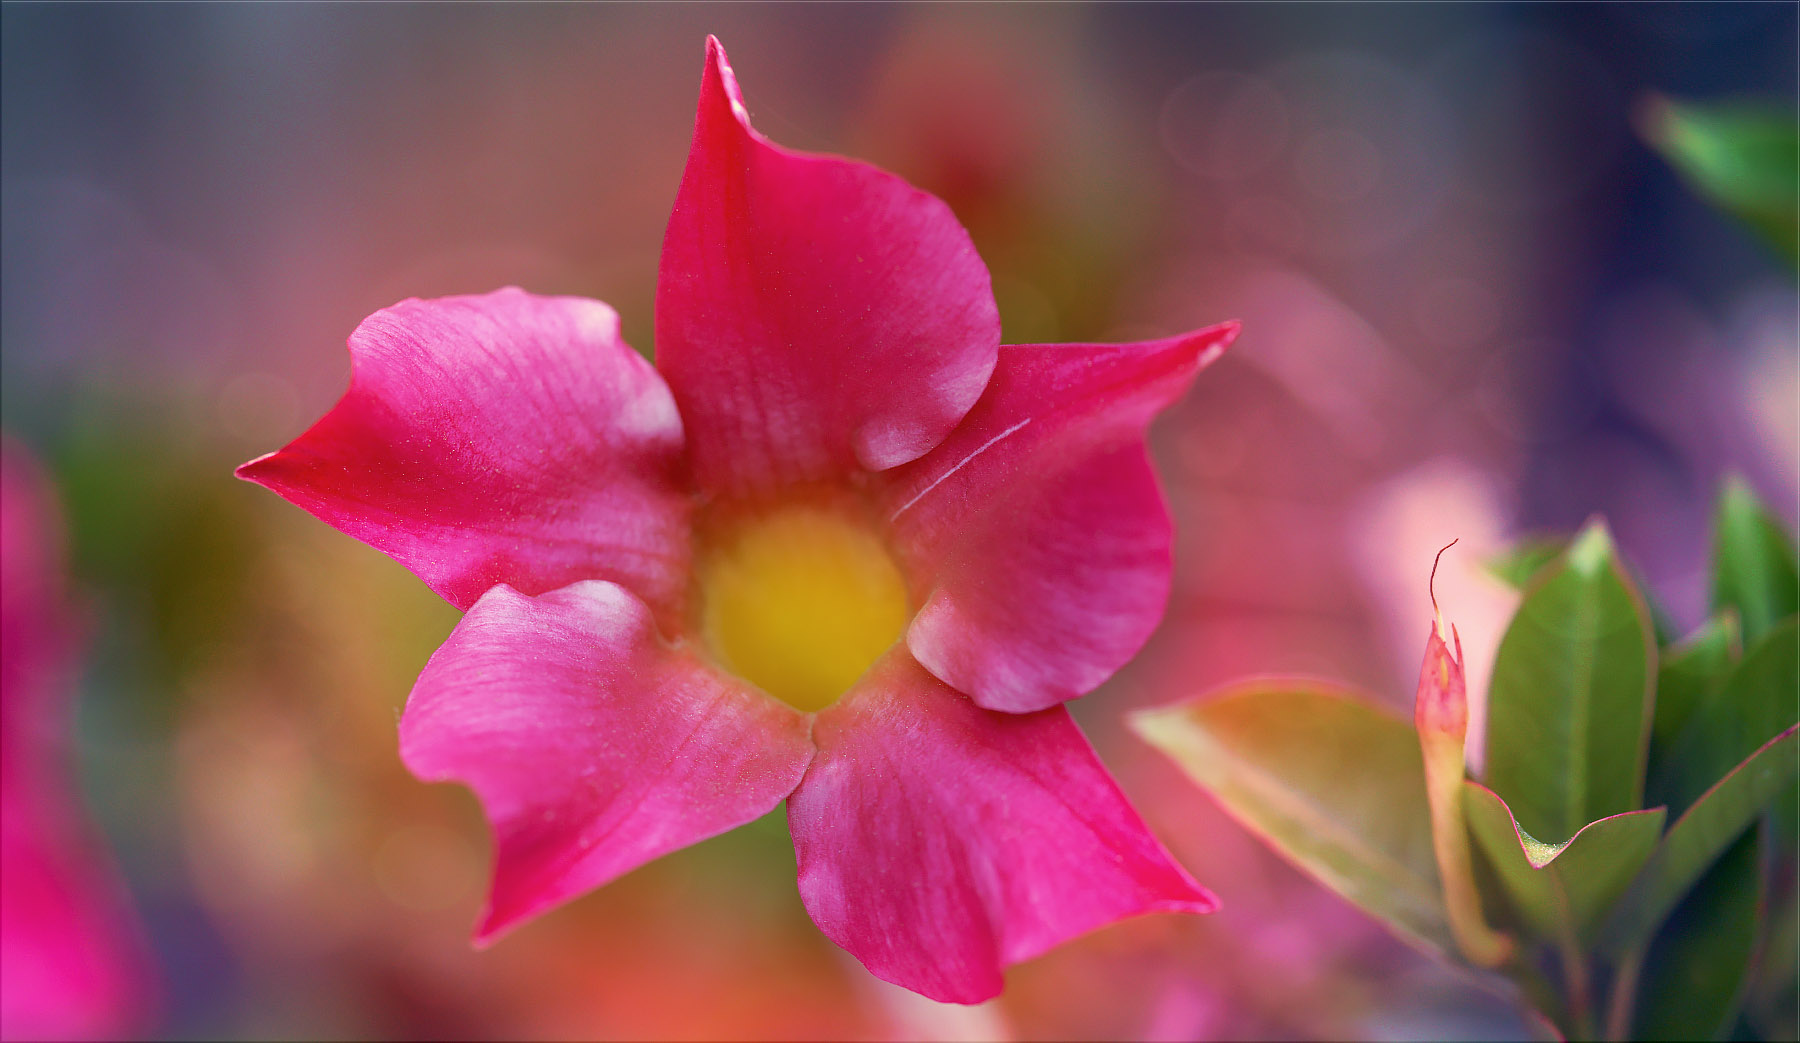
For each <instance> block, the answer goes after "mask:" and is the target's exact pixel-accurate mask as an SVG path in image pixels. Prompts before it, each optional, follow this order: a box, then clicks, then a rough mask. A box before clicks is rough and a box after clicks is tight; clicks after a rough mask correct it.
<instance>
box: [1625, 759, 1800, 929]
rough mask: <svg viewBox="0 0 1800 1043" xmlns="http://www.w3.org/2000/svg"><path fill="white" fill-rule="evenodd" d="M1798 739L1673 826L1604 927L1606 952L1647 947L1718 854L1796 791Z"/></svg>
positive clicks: (1740, 769)
mask: <svg viewBox="0 0 1800 1043" xmlns="http://www.w3.org/2000/svg"><path fill="white" fill-rule="evenodd" d="M1796 735H1800V725H1796V726H1794V727H1791V728H1789V729H1788V730H1787V731H1784V732H1782V733H1781V734H1780V735H1778V736H1776V737H1775V738H1773V739H1771V740H1769V742H1768V743H1767V744H1765V745H1764V746H1763V747H1762V748H1761V749H1759V750H1757V751H1756V752H1755V753H1752V754H1751V755H1750V756H1749V757H1747V758H1745V759H1744V762H1743V763H1742V764H1739V765H1738V766H1737V767H1735V768H1733V769H1732V770H1731V772H1730V774H1728V775H1726V776H1725V777H1724V778H1722V779H1720V780H1719V782H1718V784H1717V785H1715V786H1713V788H1712V789H1710V790H1707V791H1706V793H1705V795H1703V796H1702V797H1701V798H1700V799H1699V800H1697V801H1695V802H1694V806H1693V807H1691V808H1688V809H1687V812H1686V813H1685V814H1683V815H1682V816H1681V817H1680V818H1679V819H1676V820H1675V824H1674V825H1673V826H1670V827H1669V832H1668V833H1667V834H1666V835H1665V836H1664V837H1663V839H1662V843H1660V844H1658V845H1657V846H1656V850H1655V851H1654V852H1652V853H1651V855H1650V861H1649V862H1648V863H1646V864H1645V866H1644V871H1643V872H1642V873H1639V874H1638V878H1637V880H1636V881H1634V882H1633V883H1632V885H1631V888H1630V890H1628V891H1626V892H1625V897H1624V898H1622V899H1620V900H1619V904H1618V905H1617V906H1616V907H1615V908H1614V909H1613V912H1612V915H1611V916H1609V917H1607V920H1606V923H1605V924H1604V925H1603V926H1602V927H1601V931H1600V936H1599V937H1600V944H1601V947H1602V948H1603V949H1605V950H1606V951H1607V952H1610V953H1612V954H1614V955H1617V954H1620V953H1623V952H1626V951H1628V950H1631V949H1635V948H1637V947H1638V946H1640V945H1642V944H1643V943H1644V942H1645V941H1647V940H1648V939H1649V938H1650V936H1651V935H1652V934H1654V933H1655V931H1656V929H1657V928H1658V927H1659V926H1661V925H1662V922H1663V918H1664V917H1666V916H1668V915H1669V910H1671V909H1673V908H1674V907H1675V905H1676V904H1677V903H1678V902H1680V901H1681V897H1682V895H1684V894H1686V893H1687V891H1688V889H1689V888H1690V887H1692V886H1693V884H1694V881H1696V880H1698V879H1700V877H1701V875H1702V874H1704V873H1705V872H1706V871H1707V869H1708V868H1709V867H1710V866H1711V865H1712V864H1713V861H1714V860H1715V859H1717V858H1718V857H1719V853H1720V852H1722V851H1724V850H1725V849H1726V848H1727V847H1729V846H1731V844H1732V843H1733V842H1734V841H1736V840H1737V838H1738V837H1739V836H1740V835H1741V834H1742V833H1743V832H1744V830H1745V829H1746V828H1747V827H1748V826H1749V825H1750V824H1751V823H1752V822H1753V821H1755V819H1756V818H1757V816H1758V815H1760V814H1761V813H1762V811H1763V809H1764V808H1765V807H1767V806H1768V805H1769V803H1770V802H1771V801H1773V800H1775V799H1776V798H1777V797H1779V796H1781V795H1782V794H1784V793H1786V792H1788V791H1790V790H1791V789H1792V788H1793V786H1794V777H1795V760H1794V751H1795V746H1796V738H1795V737H1796Z"/></svg>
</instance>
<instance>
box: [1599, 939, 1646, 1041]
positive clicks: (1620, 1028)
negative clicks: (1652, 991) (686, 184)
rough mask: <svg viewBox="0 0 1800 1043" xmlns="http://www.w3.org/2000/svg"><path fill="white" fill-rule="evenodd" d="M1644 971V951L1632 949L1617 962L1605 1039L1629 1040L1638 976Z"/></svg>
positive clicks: (1608, 1008) (1640, 948) (1608, 1007)
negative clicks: (1617, 967)
mask: <svg viewBox="0 0 1800 1043" xmlns="http://www.w3.org/2000/svg"><path fill="white" fill-rule="evenodd" d="M1643 969H1644V949H1643V947H1642V946H1639V947H1637V948H1634V949H1632V950H1631V951H1630V952H1627V953H1626V954H1625V957H1624V959H1621V960H1620V961H1619V969H1618V971H1617V972H1616V973H1615V974H1614V975H1613V988H1612V1000H1611V1002H1610V1003H1609V1004H1608V1005H1607V1010H1606V1038H1607V1039H1609V1040H1625V1039H1630V1038H1631V1015H1632V1013H1633V1012H1634V1011H1635V1009H1636V1007H1637V987H1638V974H1639V973H1640V972H1641V971H1643Z"/></svg>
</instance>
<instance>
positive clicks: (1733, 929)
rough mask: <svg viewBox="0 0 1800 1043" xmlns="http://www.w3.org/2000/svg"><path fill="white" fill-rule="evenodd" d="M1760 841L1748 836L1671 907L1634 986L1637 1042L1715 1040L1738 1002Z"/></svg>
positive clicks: (1752, 932)
mask: <svg viewBox="0 0 1800 1043" xmlns="http://www.w3.org/2000/svg"><path fill="white" fill-rule="evenodd" d="M1760 841H1761V834H1759V833H1758V832H1757V831H1756V830H1750V831H1749V832H1747V833H1745V834H1744V835H1743V836H1742V837H1739V838H1738V840H1737V842H1736V843H1734V844H1732V845H1731V847H1729V848H1727V849H1726V851H1725V854H1723V855H1722V856H1720V858H1719V860H1718V862H1716V863H1714V865H1713V867H1712V868H1711V869H1709V870H1707V872H1706V875H1705V876H1703V877H1701V878H1700V881H1699V883H1697V884H1695V885H1694V890H1693V891H1692V892H1691V893H1690V894H1689V895H1688V896H1687V898H1686V899H1685V900H1684V901H1683V902H1682V903H1681V904H1680V905H1679V906H1677V907H1676V909H1675V912H1674V913H1673V915H1671V916H1670V917H1669V923H1668V926H1667V927H1665V928H1664V929H1663V930H1662V932H1661V933H1659V934H1658V935H1657V936H1656V940H1655V941H1654V942H1652V943H1651V945H1650V952H1649V954H1648V955H1647V956H1646V957H1645V959H1644V966H1643V976H1642V977H1641V978H1640V979H1639V983H1638V993H1637V1015H1636V1018H1635V1020H1634V1022H1633V1024H1634V1026H1635V1028H1636V1032H1635V1033H1634V1036H1635V1038H1637V1039H1720V1038H1723V1036H1724V1035H1725V1032H1726V1030H1727V1029H1729V1028H1730V1027H1731V1025H1732V1023H1733V1022H1734V1021H1735V1020H1736V1018H1737V1011H1738V1007H1739V1005H1740V1004H1741V1003H1742V1002H1743V997H1744V989H1745V985H1746V981H1747V978H1748V971H1749V966H1750V956H1751V953H1752V951H1753V950H1754V949H1755V948H1756V932H1757V917H1758V911H1759V909H1760V907H1761V906H1762V903H1763V876H1762V864H1761V863H1762V854H1761V852H1762V844H1761V843H1760Z"/></svg>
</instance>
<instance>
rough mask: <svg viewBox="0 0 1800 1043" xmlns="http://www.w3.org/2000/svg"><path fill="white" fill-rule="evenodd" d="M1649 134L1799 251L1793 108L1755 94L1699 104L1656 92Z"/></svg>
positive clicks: (1784, 248)
mask: <svg viewBox="0 0 1800 1043" xmlns="http://www.w3.org/2000/svg"><path fill="white" fill-rule="evenodd" d="M1639 123H1640V130H1641V132H1642V134H1643V136H1644V138H1645V140H1647V141H1648V142H1649V143H1650V144H1651V145H1652V146H1653V147H1655V148H1656V150H1657V151H1658V152H1661V153H1662V155H1663V158H1664V159H1666V160H1668V161H1669V165H1670V166H1673V167H1674V168H1675V169H1676V170H1678V171H1680V172H1681V175H1682V177H1683V178H1684V179H1686V181H1687V182H1688V184H1689V185H1690V186H1692V187H1693V188H1694V190H1695V191H1696V192H1697V193H1699V194H1700V195H1701V196H1703V197H1705V198H1706V199H1707V201H1709V202H1711V203H1712V204H1713V205H1714V206H1717V207H1719V208H1720V209H1723V210H1725V211H1726V212H1728V213H1730V214H1732V215H1733V216H1735V217H1737V218H1738V219H1739V220H1741V221H1743V222H1744V223H1745V224H1748V225H1749V226H1750V227H1752V228H1754V229H1755V230H1756V231H1757V232H1758V233H1759V234H1760V235H1762V237H1763V238H1764V239H1766V240H1768V242H1769V243H1770V244H1771V245H1773V246H1774V247H1775V248H1776V249H1777V250H1779V251H1780V252H1781V255H1782V256H1783V257H1784V258H1786V259H1787V262H1788V263H1789V264H1790V265H1791V264H1793V263H1795V259H1796V251H1795V247H1796V242H1795V236H1796V232H1795V227H1794V223H1795V203H1794V194H1795V186H1796V184H1797V183H1800V178H1797V177H1796V174H1795V171H1796V165H1797V164H1796V159H1795V145H1796V131H1795V126H1794V113H1793V110H1792V109H1787V108H1778V107H1775V106H1772V105H1759V104H1756V103H1749V102H1733V103H1726V104H1722V105H1694V104H1689V103H1686V102H1679V103H1678V102H1674V101H1670V100H1668V99H1666V98H1660V97H1652V98H1651V99H1650V101H1649V103H1648V104H1647V105H1645V107H1644V110H1643V113H1642V117H1641V119H1640V120H1639Z"/></svg>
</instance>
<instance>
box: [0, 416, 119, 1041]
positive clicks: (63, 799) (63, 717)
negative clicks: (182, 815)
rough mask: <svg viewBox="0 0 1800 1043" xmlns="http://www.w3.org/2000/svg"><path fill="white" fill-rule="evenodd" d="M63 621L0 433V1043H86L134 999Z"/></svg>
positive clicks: (48, 530)
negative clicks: (79, 738) (94, 832)
mask: <svg viewBox="0 0 1800 1043" xmlns="http://www.w3.org/2000/svg"><path fill="white" fill-rule="evenodd" d="M73 631H74V628H73V625H72V621H71V618H70V613H69V610H68V606H67V603H66V594H65V591H64V589H63V562H62V538H61V532H60V519H59V518H58V516H57V512H56V508H55V504H54V502H53V500H52V498H51V492H50V489H49V487H48V485H47V483H46V482H45V479H44V476H43V475H42V473H41V472H40V471H39V470H38V468H37V465H36V464H35V462H34V461H32V460H31V459H30V458H29V457H28V456H27V455H26V453H25V451H24V450H23V449H22V448H20V447H19V446H17V445H15V444H14V443H12V442H11V441H6V442H0V1038H4V1039H100V1038H112V1037H117V1036H118V1035H120V1034H121V1033H124V1032H126V1031H128V1030H130V1029H131V1028H133V1027H135V1026H137V1025H138V1024H139V1022H140V1020H141V1016H142V1014H143V1010H144V1001H145V999H146V988H145V970H144V968H143V966H142V965H141V954H140V951H139V949H138V947H137V938H136V936H135V925H134V924H133V923H132V921H131V918H130V914H129V911H128V908H127V905H126V903H125V901H124V898H123V895H122V893H121V888H120V886H119V883H118V881H117V880H116V879H115V877H114V875H113V871H112V868H111V866H110V865H109V864H108V862H107V860H106V858H105V857H104V855H103V854H102V852H101V851H100V850H99V848H98V846H97V845H96V844H95V842H94V840H93V838H92V836H91V830H90V829H89V827H88V825H87V824H86V822H85V818H86V815H85V812H84V810H83V808H82V801H81V798H80V797H79V795H78V794H77V793H76V791H75V783H74V779H73V777H72V771H71V766H70V765H69V763H68V753H69V750H68V745H69V741H68V732H69V727H70V723H71V717H72V714H71V697H72V695H73V694H74V684H75V677H74V669H73V662H72V656H73V653H74V650H75V649H74V645H75V641H74V632H73Z"/></svg>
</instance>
